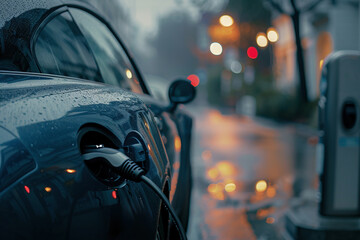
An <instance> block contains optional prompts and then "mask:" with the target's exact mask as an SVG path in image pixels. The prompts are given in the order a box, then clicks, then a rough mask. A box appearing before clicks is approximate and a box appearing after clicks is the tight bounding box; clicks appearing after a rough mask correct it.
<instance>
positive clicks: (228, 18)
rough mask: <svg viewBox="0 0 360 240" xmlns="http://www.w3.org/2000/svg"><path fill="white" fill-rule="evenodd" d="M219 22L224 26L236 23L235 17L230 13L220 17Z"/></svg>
mask: <svg viewBox="0 0 360 240" xmlns="http://www.w3.org/2000/svg"><path fill="white" fill-rule="evenodd" d="M219 22H220V24H221V25H222V26H224V27H230V26H231V25H233V23H234V19H233V18H232V17H231V16H229V15H223V16H221V17H220V18H219Z"/></svg>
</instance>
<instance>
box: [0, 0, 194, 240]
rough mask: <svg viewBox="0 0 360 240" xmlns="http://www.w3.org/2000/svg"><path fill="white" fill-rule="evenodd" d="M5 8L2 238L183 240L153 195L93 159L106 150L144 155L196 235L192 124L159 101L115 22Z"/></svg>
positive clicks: (82, 13)
mask: <svg viewBox="0 0 360 240" xmlns="http://www.w3.org/2000/svg"><path fill="white" fill-rule="evenodd" d="M1 8H2V11H1V14H0V212H1V214H0V223H1V224H0V229H1V230H0V239H80V238H81V239H82V238H84V239H154V238H157V239H166V238H169V237H170V238H171V239H175V238H177V236H176V232H174V231H176V230H174V227H173V226H172V225H171V224H169V222H170V221H169V214H168V212H167V211H166V209H164V208H163V207H162V206H161V201H160V199H159V198H158V197H157V196H156V195H155V194H154V193H153V192H152V191H151V190H150V189H149V188H147V186H145V185H144V184H143V183H135V182H131V181H127V180H126V179H124V178H122V177H121V176H119V175H116V174H115V173H114V172H112V171H110V170H109V169H108V168H107V166H104V165H102V163H98V162H96V163H95V162H85V161H84V158H83V154H84V153H85V152H86V151H87V150H88V149H91V148H92V147H94V146H96V147H98V146H104V147H108V148H114V149H119V151H120V150H121V151H123V152H124V153H126V154H127V155H129V156H134V159H133V160H134V161H136V162H137V163H138V164H139V165H141V166H142V167H144V168H145V170H146V175H147V176H148V177H149V178H150V179H151V180H152V181H154V182H155V183H156V184H157V185H158V186H159V187H160V188H161V189H162V191H163V193H164V194H165V195H167V196H168V197H169V198H170V200H171V203H172V205H173V207H174V208H175V211H176V212H177V213H178V215H179V217H180V219H181V221H182V223H183V225H184V226H185V227H186V225H187V221H188V215H189V206H190V193H191V182H192V179H191V164H190V148H191V131H192V118H191V117H190V116H189V114H188V113H187V112H186V111H185V110H184V109H180V108H176V106H175V105H176V104H175V105H172V107H171V108H169V107H168V106H167V105H166V104H164V103H161V102H159V101H157V100H156V99H154V98H153V97H152V96H151V95H150V93H149V91H148V89H147V87H146V83H145V82H144V79H143V77H142V75H141V74H140V72H139V70H138V68H137V67H136V65H135V63H134V60H133V59H132V57H131V56H130V54H129V52H128V50H127V49H126V48H125V47H124V44H123V43H122V42H121V40H120V38H119V34H117V33H116V32H115V31H114V30H113V27H112V26H111V21H110V20H108V19H106V18H105V17H104V16H101V14H100V13H97V11H96V10H95V9H94V8H93V7H92V6H91V5H90V4H87V3H84V2H83V1H82V2H76V1H75V2H74V1H71V2H70V1H60V0H34V1H25V0H24V1H10V0H5V1H3V2H2V7H1ZM144 153H145V155H144ZM141 154H143V155H142V156H140V155H141ZM144 156H146V157H144Z"/></svg>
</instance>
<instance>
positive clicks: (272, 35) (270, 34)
mask: <svg viewBox="0 0 360 240" xmlns="http://www.w3.org/2000/svg"><path fill="white" fill-rule="evenodd" d="M267 38H268V39H269V41H270V42H277V40H279V34H278V33H277V31H276V29H275V28H269V29H268V30H267Z"/></svg>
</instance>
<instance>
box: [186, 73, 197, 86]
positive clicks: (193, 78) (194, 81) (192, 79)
mask: <svg viewBox="0 0 360 240" xmlns="http://www.w3.org/2000/svg"><path fill="white" fill-rule="evenodd" d="M187 79H188V80H190V82H191V85H193V86H194V87H197V86H198V85H199V83H200V78H199V77H198V76H197V75H195V74H191V75H189V76H188V77H187Z"/></svg>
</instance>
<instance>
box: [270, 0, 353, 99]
mask: <svg viewBox="0 0 360 240" xmlns="http://www.w3.org/2000/svg"><path fill="white" fill-rule="evenodd" d="M309 1H311V0H308V1H307V2H309ZM312 1H314V2H315V1H316V0H312ZM283 2H286V1H283ZM304 2H305V1H304ZM297 3H298V5H299V8H301V4H302V3H303V1H302V0H301V1H297ZM272 13H273V21H272V22H273V25H274V26H275V27H276V28H277V30H278V32H279V36H280V38H279V41H278V42H277V43H276V44H275V45H274V58H275V59H274V70H275V71H274V72H275V77H276V85H277V87H278V88H280V89H281V90H285V91H288V92H294V91H295V87H296V84H297V83H298V70H297V65H296V45H295V40H294V32H293V25H292V21H291V18H290V17H289V16H288V15H284V14H279V13H278V12H276V11H275V10H273V11H272ZM359 24H360V8H359V0H323V1H321V2H320V3H319V4H318V5H317V7H316V8H314V9H312V10H311V11H309V12H306V13H302V15H301V20H300V31H301V33H300V34H301V36H302V45H303V49H304V61H305V70H306V77H307V87H308V95H309V98H310V99H311V100H313V99H315V98H316V97H317V96H319V78H320V69H321V66H322V63H323V60H324V58H325V57H326V56H327V55H328V54H330V53H331V52H333V51H338V50H360V29H359Z"/></svg>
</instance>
